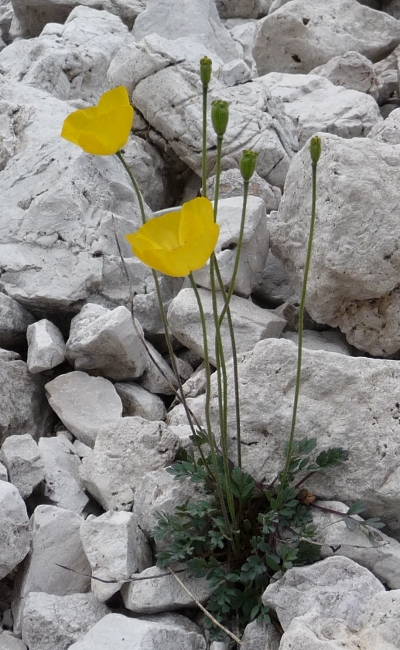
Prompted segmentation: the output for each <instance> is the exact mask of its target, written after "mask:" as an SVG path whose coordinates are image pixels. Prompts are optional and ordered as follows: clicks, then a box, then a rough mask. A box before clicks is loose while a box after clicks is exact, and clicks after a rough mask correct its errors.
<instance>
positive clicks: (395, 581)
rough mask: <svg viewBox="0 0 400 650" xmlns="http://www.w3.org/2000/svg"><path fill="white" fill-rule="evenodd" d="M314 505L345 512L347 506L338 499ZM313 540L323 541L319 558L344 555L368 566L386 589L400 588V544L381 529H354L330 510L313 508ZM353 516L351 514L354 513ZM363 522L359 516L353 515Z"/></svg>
mask: <svg viewBox="0 0 400 650" xmlns="http://www.w3.org/2000/svg"><path fill="white" fill-rule="evenodd" d="M317 505H319V506H322V507H324V508H330V509H331V510H336V511H338V512H344V513H346V512H347V511H348V507H347V506H346V505H345V504H344V503H340V502H339V501H318V503H317ZM312 516H313V525H314V526H316V539H318V542H320V543H321V544H322V549H321V554H322V557H331V556H333V555H334V556H336V557H338V556H345V557H348V558H350V559H351V560H354V561H355V562H357V564H360V565H361V566H363V567H365V568H366V569H369V571H371V573H373V574H374V575H375V576H376V577H377V578H379V580H380V581H381V582H382V583H384V584H386V585H387V586H388V588H389V589H399V587H400V543H399V542H397V541H396V540H394V539H392V538H391V537H388V536H387V535H385V533H383V532H382V531H377V530H376V529H375V530H374V529H373V528H368V531H369V534H370V536H368V535H367V532H366V530H365V529H364V530H363V529H360V528H356V529H355V530H353V531H350V530H349V529H348V528H347V526H346V524H345V522H344V520H343V518H342V517H340V515H335V514H333V513H330V512H324V511H322V510H317V509H313V510H312ZM353 517H354V515H353ZM355 518H356V519H358V520H359V521H361V522H362V519H361V517H355Z"/></svg>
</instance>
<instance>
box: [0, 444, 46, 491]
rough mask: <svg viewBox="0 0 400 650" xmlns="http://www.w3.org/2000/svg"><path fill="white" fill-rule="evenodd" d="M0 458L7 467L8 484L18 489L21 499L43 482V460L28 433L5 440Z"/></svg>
mask: <svg viewBox="0 0 400 650" xmlns="http://www.w3.org/2000/svg"><path fill="white" fill-rule="evenodd" d="M0 457H1V459H2V460H3V462H4V464H5V466H6V467H7V470H8V476H9V480H10V483H13V485H15V487H17V488H18V490H19V493H20V495H21V497H22V498H23V499H25V498H26V497H29V495H30V494H32V492H33V490H34V489H35V487H37V486H38V485H39V483H41V482H42V481H43V480H44V476H45V472H44V465H43V460H42V458H41V456H40V453H39V449H38V446H37V443H36V442H35V441H34V439H33V438H32V436H31V435H29V433H25V434H24V435H20V436H9V437H8V438H6V439H5V441H4V442H3V445H2V447H1V455H0Z"/></svg>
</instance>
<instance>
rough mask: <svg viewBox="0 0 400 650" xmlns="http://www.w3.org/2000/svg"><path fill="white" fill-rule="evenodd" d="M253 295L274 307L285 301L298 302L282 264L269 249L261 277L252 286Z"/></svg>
mask: <svg viewBox="0 0 400 650" xmlns="http://www.w3.org/2000/svg"><path fill="white" fill-rule="evenodd" d="M253 295H254V297H255V298H258V299H259V300H263V301H266V302H267V303H268V304H271V305H272V306H274V307H278V306H279V305H282V303H285V302H290V303H293V302H294V303H299V302H300V298H299V297H298V296H297V295H296V294H295V292H294V290H293V287H292V286H291V284H290V281H289V277H288V274H287V271H286V269H285V266H284V264H283V263H282V262H281V260H280V259H279V258H278V257H276V255H274V254H273V253H272V252H271V251H270V252H269V254H268V257H267V262H266V264H265V266H264V269H263V272H262V274H261V278H260V280H259V282H258V284H257V286H256V287H254V291H253Z"/></svg>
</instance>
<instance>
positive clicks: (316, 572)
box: [262, 557, 385, 630]
mask: <svg viewBox="0 0 400 650" xmlns="http://www.w3.org/2000/svg"><path fill="white" fill-rule="evenodd" d="M381 591H385V588H384V587H383V585H382V584H381V583H380V582H379V580H378V579H377V578H375V576H373V575H372V573H370V572H369V571H368V570H367V569H364V567H360V566H359V565H358V564H356V562H353V561H352V560H349V559H348V558H344V557H341V558H339V557H331V558H327V559H325V560H322V561H321V562H317V563H316V564H312V565H311V566H306V567H294V568H293V569H289V570H288V571H287V572H286V573H285V575H284V576H283V577H282V578H281V579H280V580H278V582H275V583H273V584H270V585H269V586H268V587H267V588H266V590H265V591H264V593H263V596H262V601H263V603H264V605H266V606H269V607H272V608H273V609H274V610H275V611H276V613H277V616H278V618H279V622H280V624H281V625H282V627H283V629H284V630H286V629H287V628H288V626H289V625H290V623H291V621H292V620H293V619H294V618H296V617H298V616H302V615H304V614H313V615H314V617H315V618H318V619H320V620H321V619H328V618H336V619H341V620H342V621H344V622H345V623H346V624H347V625H348V626H349V627H351V628H353V629H354V630H357V629H360V627H361V624H362V618H363V615H364V612H365V609H366V606H367V603H368V601H369V600H371V598H373V597H374V596H375V595H376V594H378V593H379V592H381ZM360 596H362V597H361V598H360Z"/></svg>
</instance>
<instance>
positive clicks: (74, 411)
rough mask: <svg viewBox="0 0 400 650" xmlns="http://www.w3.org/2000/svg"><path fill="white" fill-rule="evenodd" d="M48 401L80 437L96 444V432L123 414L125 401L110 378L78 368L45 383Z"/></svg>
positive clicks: (70, 429) (86, 442)
mask: <svg viewBox="0 0 400 650" xmlns="http://www.w3.org/2000/svg"><path fill="white" fill-rule="evenodd" d="M46 391H47V393H48V395H49V404H50V406H51V408H52V409H53V410H54V411H55V412H56V413H57V415H58V417H59V418H60V420H61V422H62V423H63V424H64V425H65V426H66V427H67V429H68V430H69V431H71V433H73V434H74V436H75V437H76V438H78V440H80V441H81V442H83V443H85V444H86V445H89V446H90V447H93V444H94V442H95V440H96V436H97V432H98V430H99V428H100V427H102V426H104V425H105V424H106V423H107V424H109V425H110V426H111V424H112V423H113V422H115V421H116V420H118V419H120V418H121V416H122V402H121V400H120V398H119V396H118V394H117V392H116V390H115V388H114V386H113V385H112V383H111V382H110V381H108V379H104V378H103V377H90V375H88V374H87V373H86V372H80V371H79V370H76V371H74V372H69V373H67V374H65V375H59V376H58V377H56V379H53V380H52V381H50V382H49V383H47V384H46Z"/></svg>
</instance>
